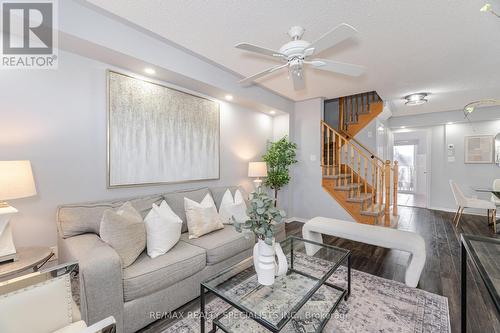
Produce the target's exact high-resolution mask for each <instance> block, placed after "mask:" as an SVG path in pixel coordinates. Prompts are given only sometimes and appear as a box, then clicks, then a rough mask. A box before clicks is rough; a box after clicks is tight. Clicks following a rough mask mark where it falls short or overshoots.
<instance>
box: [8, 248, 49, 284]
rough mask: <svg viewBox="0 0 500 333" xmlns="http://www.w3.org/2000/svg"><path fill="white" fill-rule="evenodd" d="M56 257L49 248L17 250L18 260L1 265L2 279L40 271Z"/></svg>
mask: <svg viewBox="0 0 500 333" xmlns="http://www.w3.org/2000/svg"><path fill="white" fill-rule="evenodd" d="M53 256H54V253H53V252H52V250H51V249H50V248H48V247H41V246H37V247H20V248H18V249H17V258H18V259H17V260H16V261H13V262H6V263H2V264H0V279H4V278H5V277H10V276H12V275H15V274H16V273H20V272H23V271H25V270H28V269H30V268H31V269H33V271H34V272H36V271H38V270H39V269H40V268H41V267H42V266H43V265H45V263H47V261H49V260H50V258H52V257H53Z"/></svg>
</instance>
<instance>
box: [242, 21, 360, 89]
mask: <svg viewBox="0 0 500 333" xmlns="http://www.w3.org/2000/svg"><path fill="white" fill-rule="evenodd" d="M304 31H305V30H304V28H302V27H299V26H294V27H291V28H290V30H289V31H288V35H289V36H290V37H291V38H292V40H291V41H290V42H288V43H286V44H285V45H283V46H282V47H281V48H280V49H279V51H275V50H271V49H268V48H265V47H261V46H257V45H253V44H249V43H239V44H237V45H236V46H235V47H236V48H238V49H242V50H245V51H249V52H254V53H258V54H261V55H266V56H270V57H273V58H274V59H276V60H278V61H282V62H286V63H285V64H281V65H277V66H274V67H271V68H268V69H266V70H265V71H262V72H260V73H257V74H255V75H252V76H249V77H247V78H245V79H243V80H241V81H239V83H241V84H244V85H248V84H251V83H253V82H254V81H255V80H256V79H258V78H261V77H263V76H265V75H268V74H271V73H273V72H275V71H277V70H279V69H282V68H285V67H288V70H289V72H290V74H291V77H292V79H293V86H294V89H295V90H300V89H303V88H304V86H305V85H304V65H311V66H312V67H313V68H315V69H319V70H323V71H329V72H334V73H340V74H344V75H349V76H360V75H361V74H363V72H364V71H365V68H364V67H363V66H359V65H353V64H346V63H343V62H338V61H333V60H328V59H317V58H314V59H310V58H311V57H312V56H313V55H317V54H320V53H321V52H323V51H325V50H327V49H329V48H331V47H333V46H335V45H337V44H338V43H340V42H342V41H344V40H346V39H348V38H351V37H352V36H354V35H355V34H356V33H357V32H358V31H357V30H356V29H355V28H353V27H352V26H350V25H349V24H346V23H342V24H340V25H339V26H337V27H335V28H333V29H332V30H330V31H328V32H327V33H326V34H324V35H323V36H321V37H320V38H318V39H317V40H316V41H314V42H312V43H310V42H308V41H305V40H302V39H301V38H302V35H303V34H304Z"/></svg>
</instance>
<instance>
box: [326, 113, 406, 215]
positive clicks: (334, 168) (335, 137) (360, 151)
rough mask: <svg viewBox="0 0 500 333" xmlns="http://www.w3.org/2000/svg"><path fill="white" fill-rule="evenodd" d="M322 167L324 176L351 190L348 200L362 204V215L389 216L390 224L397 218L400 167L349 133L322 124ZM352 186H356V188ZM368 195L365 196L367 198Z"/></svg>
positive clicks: (340, 186) (341, 189)
mask: <svg viewBox="0 0 500 333" xmlns="http://www.w3.org/2000/svg"><path fill="white" fill-rule="evenodd" d="M321 167H322V170H323V175H324V176H329V177H330V176H334V177H332V179H334V184H335V185H334V186H335V188H337V187H338V188H339V190H340V191H348V195H347V197H348V198H352V199H354V200H355V201H354V202H359V203H360V205H361V206H360V209H361V214H362V215H363V214H365V215H368V216H374V217H375V220H376V221H377V218H378V216H379V215H381V214H382V215H384V216H385V221H386V223H390V221H391V218H390V215H391V214H390V206H391V199H392V203H393V204H392V214H393V215H397V206H396V205H397V190H398V189H397V183H398V174H397V172H398V165H397V161H395V162H394V164H393V163H392V162H391V161H389V160H386V161H384V160H382V159H381V158H380V157H378V156H376V155H375V154H374V153H372V152H371V151H370V150H369V149H368V148H367V147H365V146H364V145H363V144H361V143H360V142H359V141H357V140H355V139H353V138H352V137H350V136H349V135H348V134H347V133H345V132H344V131H342V130H340V131H337V130H336V129H334V128H332V127H331V126H330V125H328V124H327V123H325V122H324V121H321ZM351 184H356V185H352V186H351ZM363 195H364V196H363Z"/></svg>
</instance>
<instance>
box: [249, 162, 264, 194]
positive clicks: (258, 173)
mask: <svg viewBox="0 0 500 333" xmlns="http://www.w3.org/2000/svg"><path fill="white" fill-rule="evenodd" d="M248 177H251V178H255V179H254V181H253V184H254V187H255V190H259V188H260V187H261V186H262V179H260V178H261V177H267V164H266V162H250V163H248Z"/></svg>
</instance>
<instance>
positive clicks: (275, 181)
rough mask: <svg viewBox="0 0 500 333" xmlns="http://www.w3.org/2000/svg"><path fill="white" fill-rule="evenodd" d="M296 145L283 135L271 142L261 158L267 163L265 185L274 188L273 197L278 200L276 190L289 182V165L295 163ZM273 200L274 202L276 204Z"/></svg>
mask: <svg viewBox="0 0 500 333" xmlns="http://www.w3.org/2000/svg"><path fill="white" fill-rule="evenodd" d="M296 151H297V145H296V144H295V143H293V142H290V141H288V137H287V136H284V137H283V138H281V139H280V140H278V141H276V142H271V143H270V144H269V147H268V149H267V152H266V154H265V155H264V156H262V159H263V160H264V161H265V162H266V163H267V178H266V181H265V185H266V186H267V187H270V188H271V189H273V190H274V199H275V200H276V201H277V200H278V191H279V190H280V189H281V188H282V187H283V186H285V185H287V184H288V183H289V182H290V170H289V169H290V166H291V165H292V164H294V163H297V160H296V159H295V157H296V155H297V154H296ZM276 201H275V204H276Z"/></svg>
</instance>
